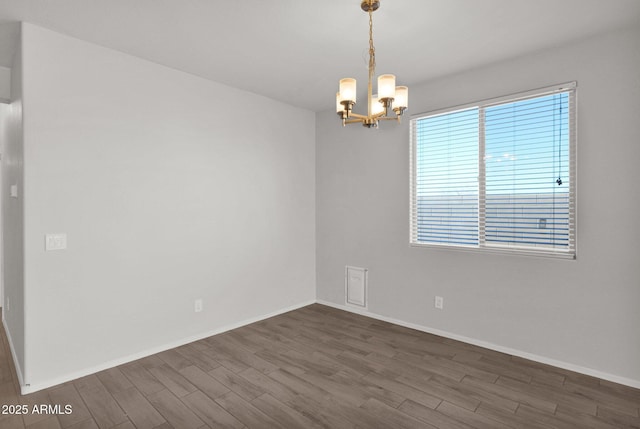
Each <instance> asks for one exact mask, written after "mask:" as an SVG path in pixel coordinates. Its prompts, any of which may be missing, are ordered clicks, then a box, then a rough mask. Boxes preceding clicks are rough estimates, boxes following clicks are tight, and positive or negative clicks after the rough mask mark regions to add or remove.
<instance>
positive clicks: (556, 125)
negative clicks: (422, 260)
mask: <svg viewBox="0 0 640 429" xmlns="http://www.w3.org/2000/svg"><path fill="white" fill-rule="evenodd" d="M575 88H576V84H575V82H574V83H570V84H566V85H561V86H555V87H552V88H546V89H542V90H537V91H532V92H528V93H524V94H516V95H512V96H508V97H501V98H500V99H492V100H487V101H484V102H481V103H475V104H472V105H468V106H462V107H458V108H455V109H447V110H444V111H439V112H434V113H430V114H425V115H419V116H415V117H414V118H412V119H411V244H413V245H419V246H442V247H450V248H451V247H453V248H465V249H481V250H492V251H506V252H516V253H523V254H533V255H545V256H546V255H554V256H564V257H568V258H574V257H575V225H576V222H575V216H576V214H575V213H576V211H575V188H576V184H575V177H576V173H575V170H576V169H575V162H576V133H575Z"/></svg>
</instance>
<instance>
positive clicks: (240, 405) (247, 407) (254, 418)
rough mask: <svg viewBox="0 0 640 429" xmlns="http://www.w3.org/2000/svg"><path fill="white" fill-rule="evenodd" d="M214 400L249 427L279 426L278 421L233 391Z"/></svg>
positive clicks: (270, 427) (263, 428)
mask: <svg viewBox="0 0 640 429" xmlns="http://www.w3.org/2000/svg"><path fill="white" fill-rule="evenodd" d="M216 402H217V403H218V404H219V405H220V406H222V408H224V409H225V410H227V411H228V412H229V413H230V414H231V415H233V416H235V418H236V419H238V420H240V421H241V422H242V423H244V424H245V425H246V426H247V427H249V428H260V429H276V428H278V429H280V428H281V426H280V425H279V424H278V422H276V421H275V420H273V419H272V418H271V417H269V416H268V415H266V414H265V413H263V412H262V411H260V410H259V409H258V408H256V407H254V406H253V405H251V404H250V403H249V402H247V401H245V400H244V399H242V398H241V397H240V396H239V395H237V394H235V393H234V392H229V393H226V394H224V395H222V396H220V397H219V398H217V399H216Z"/></svg>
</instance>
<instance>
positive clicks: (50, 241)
mask: <svg viewBox="0 0 640 429" xmlns="http://www.w3.org/2000/svg"><path fill="white" fill-rule="evenodd" d="M66 248H67V234H46V235H45V237H44V250H64V249H66Z"/></svg>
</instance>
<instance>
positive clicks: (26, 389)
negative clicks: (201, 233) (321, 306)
mask: <svg viewBox="0 0 640 429" xmlns="http://www.w3.org/2000/svg"><path fill="white" fill-rule="evenodd" d="M314 303H315V300H311V301H306V302H302V303H299V304H295V305H292V306H290V307H287V308H283V309H281V310H277V311H273V312H271V313H267V314H263V315H261V316H257V317H252V318H250V319H246V320H243V321H240V322H237V323H232V324H229V325H225V326H222V327H219V328H217V329H214V330H211V331H208V332H203V333H201V334H197V335H193V336H190V337H187V338H182V339H180V340H177V341H173V342H171V343H167V344H163V345H161V346H158V347H153V348H151V349H147V350H144V351H141V352H138V353H134V354H131V355H128V356H124V357H121V358H118V359H114V360H110V361H107V362H103V363H101V364H99V365H96V366H92V367H89V368H83V369H82V370H80V371H75V372H72V373H69V374H65V375H63V376H60V377H55V378H52V379H49V380H46V381H43V382H40V383H34V384H24V383H23V382H22V378H21V373H20V371H18V379H19V381H20V392H21V393H22V394H23V395H26V394H29V393H33V392H37V391H38V390H42V389H46V388H48V387H52V386H57V385H58V384H62V383H66V382H67V381H71V380H75V379H77V378H80V377H84V376H86V375H90V374H95V373H96V372H100V371H104V370H105V369H109V368H113V367H116V366H118V365H122V364H125V363H128V362H132V361H134V360H137V359H142V358H144V357H147V356H151V355H154V354H156V353H160V352H164V351H166V350H170V349H173V348H176V347H180V346H183V345H185V344H189V343H192V342H194V341H198V340H202V339H204V338H208V337H211V336H213V335H218V334H221V333H223V332H227V331H230V330H232V329H237V328H240V327H242V326H246V325H250V324H251V323H255V322H259V321H261V320H265V319H268V318H270V317H274V316H278V315H280V314H283V313H287V312H289V311H293V310H297V309H299V308H302V307H306V306H308V305H311V304H314ZM5 326H6V324H5ZM9 343H11V341H9ZM12 351H13V348H12ZM13 360H14V362H17V360H16V357H15V354H14V356H13ZM16 368H17V366H16Z"/></svg>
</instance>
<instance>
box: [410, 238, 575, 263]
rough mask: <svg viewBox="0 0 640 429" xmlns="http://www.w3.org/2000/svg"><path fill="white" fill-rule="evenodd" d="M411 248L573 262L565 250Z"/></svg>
mask: <svg viewBox="0 0 640 429" xmlns="http://www.w3.org/2000/svg"><path fill="white" fill-rule="evenodd" d="M409 245H410V246H411V247H414V248H422V249H443V250H450V251H461V252H472V253H473V252H475V253H486V254H497V255H512V256H530V257H531V256H533V257H539V258H552V259H568V260H575V259H576V253H575V251H566V250H550V249H540V250H535V249H531V248H523V247H514V246H495V245H492V246H482V247H481V246H451V245H448V244H433V243H416V242H412V243H409Z"/></svg>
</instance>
